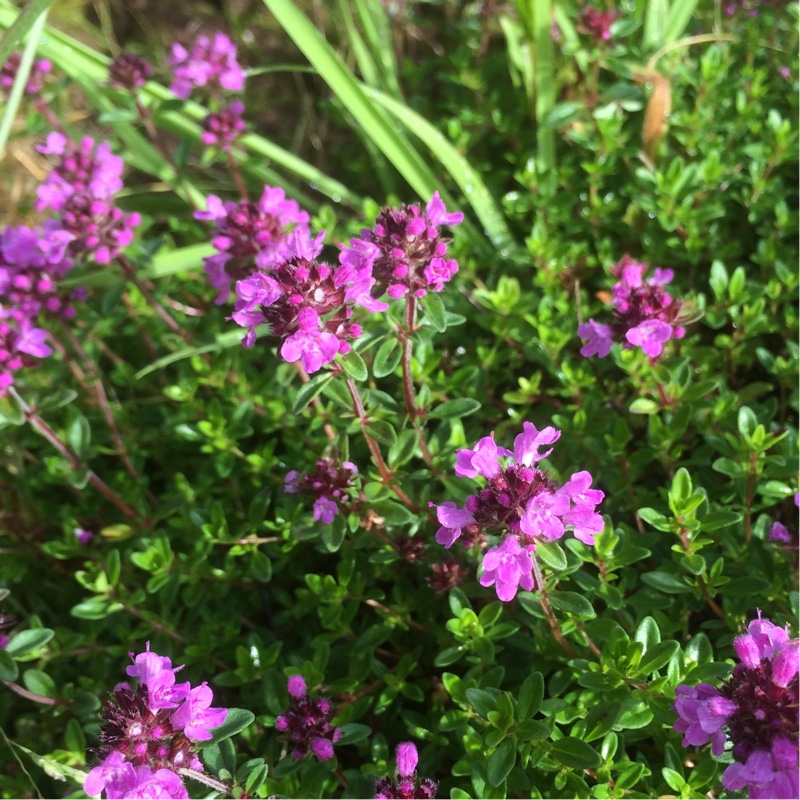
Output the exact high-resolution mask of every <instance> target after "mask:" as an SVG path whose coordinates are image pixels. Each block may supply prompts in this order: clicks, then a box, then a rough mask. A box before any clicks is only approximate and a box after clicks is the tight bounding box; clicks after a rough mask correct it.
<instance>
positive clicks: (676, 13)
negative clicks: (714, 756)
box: [664, 0, 697, 788]
mask: <svg viewBox="0 0 800 800" xmlns="http://www.w3.org/2000/svg"><path fill="white" fill-rule="evenodd" d="M696 6H697V0H672V2H671V3H670V4H669V11H668V12H667V25H666V28H665V30H664V44H672V43H673V42H674V41H676V40H678V39H680V38H681V36H683V33H684V31H685V30H686V26H687V25H688V24H689V20H691V18H692V14H694V10H695V7H696ZM673 788H675V787H673Z"/></svg>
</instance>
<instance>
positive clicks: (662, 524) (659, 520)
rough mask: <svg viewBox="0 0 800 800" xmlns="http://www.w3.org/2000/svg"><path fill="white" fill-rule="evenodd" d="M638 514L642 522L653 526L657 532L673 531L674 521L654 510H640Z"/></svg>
mask: <svg viewBox="0 0 800 800" xmlns="http://www.w3.org/2000/svg"><path fill="white" fill-rule="evenodd" d="M636 513H637V514H638V515H639V516H640V517H641V518H642V520H644V521H645V522H646V523H647V524H648V525H652V526H653V527H654V528H655V529H656V530H657V531H671V530H672V521H671V520H670V519H669V518H667V517H665V516H664V515H663V514H660V513H659V512H658V511H656V510H655V509H654V508H640V509H639V510H638V511H637V512H636Z"/></svg>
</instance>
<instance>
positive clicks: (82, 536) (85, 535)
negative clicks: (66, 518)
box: [74, 528, 94, 547]
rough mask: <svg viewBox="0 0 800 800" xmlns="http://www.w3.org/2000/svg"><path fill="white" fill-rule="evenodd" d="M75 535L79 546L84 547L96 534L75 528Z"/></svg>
mask: <svg viewBox="0 0 800 800" xmlns="http://www.w3.org/2000/svg"><path fill="white" fill-rule="evenodd" d="M74 533H75V538H76V539H77V541H78V544H79V545H81V546H84V547H85V546H86V545H87V544H89V542H91V541H92V539H94V534H93V533H92V532H91V531H85V530H83V528H75V531H74Z"/></svg>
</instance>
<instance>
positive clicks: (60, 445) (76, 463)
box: [8, 386, 141, 522]
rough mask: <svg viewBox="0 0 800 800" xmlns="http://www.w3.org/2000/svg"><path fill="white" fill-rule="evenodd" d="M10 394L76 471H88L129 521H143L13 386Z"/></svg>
mask: <svg viewBox="0 0 800 800" xmlns="http://www.w3.org/2000/svg"><path fill="white" fill-rule="evenodd" d="M8 392H9V394H10V395H11V396H12V397H13V398H14V399H15V400H16V401H17V402H18V403H19V406H20V408H21V409H22V412H23V413H24V414H25V419H26V421H27V422H29V423H30V424H31V426H32V427H34V428H35V429H36V430H37V431H39V433H41V434H42V436H44V438H45V439H47V441H48V442H50V444H52V445H53V447H55V448H56V450H58V452H59V453H61V455H63V456H64V457H65V458H66V459H67V460H68V461H69V462H70V464H71V465H72V468H73V469H74V470H80V469H86V470H87V471H88V473H89V483H91V484H92V486H94V487H95V489H97V490H98V491H99V492H100V493H101V494H102V495H104V496H105V497H106V498H107V499H108V500H110V501H111V502H112V503H113V504H114V505H115V506H116V507H117V508H118V509H119V510H120V511H121V512H122V513H123V514H125V516H126V517H128V519H132V520H134V521H135V522H140V521H141V520H140V518H139V515H138V514H137V513H136V512H135V511H134V510H133V509H132V508H131V507H130V506H129V505H128V504H127V503H126V502H125V501H124V500H123V499H122V498H121V497H120V496H119V495H118V494H117V493H116V492H115V491H114V490H113V489H112V488H111V487H110V486H109V485H108V484H107V483H105V482H104V481H103V480H102V479H101V478H99V477H98V476H97V475H95V473H94V472H92V471H91V470H89V469H88V468H87V467H86V465H85V464H84V463H83V461H82V460H81V459H80V458H79V457H78V456H77V455H76V454H75V453H73V452H72V450H70V448H69V447H67V445H66V444H64V442H63V441H61V439H60V438H59V436H58V434H57V433H56V432H55V431H54V430H53V429H52V428H51V427H50V426H49V425H48V424H47V423H46V422H45V421H44V420H43V419H42V418H41V417H40V416H39V415H38V414H37V413H36V412H35V411H34V410H33V409H32V408H31V407H30V406H29V405H28V404H27V403H26V402H25V401H24V400H23V399H22V398H21V397H20V396H19V394H18V393H17V391H16V389H14V387H13V386H9V387H8Z"/></svg>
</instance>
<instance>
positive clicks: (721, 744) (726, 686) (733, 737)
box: [673, 611, 800, 798]
mask: <svg viewBox="0 0 800 800" xmlns="http://www.w3.org/2000/svg"><path fill="white" fill-rule="evenodd" d="M733 648H734V650H735V651H736V654H737V656H738V657H739V660H740V662H741V663H739V664H737V665H736V666H735V667H734V668H733V673H732V674H731V676H730V678H728V679H727V680H726V681H723V683H722V685H721V686H720V687H719V688H717V687H716V686H712V685H711V684H708V683H700V684H698V685H697V686H694V687H692V686H686V685H683V684H682V685H681V686H678V688H677V691H676V696H675V712H676V713H677V714H678V720H677V721H676V722H675V724H674V726H673V727H674V728H675V730H676V731H678V732H680V733H682V734H683V746H684V747H686V746H688V745H694V746H696V747H697V746H701V745H704V744H708V743H709V742H711V752H712V753H713V754H714V755H715V756H721V755H722V754H723V753H724V752H726V750H728V749H729V751H730V753H731V755H732V756H733V759H734V763H733V764H731V765H730V766H728V768H727V769H726V770H725V772H724V773H723V775H722V785H723V787H724V788H725V789H726V790H728V791H739V790H740V789H744V788H745V787H747V790H748V794H749V797H751V798H796V797H798V796H800V786H799V785H798V711H797V710H798V700H799V699H800V692H799V691H798V660H799V659H800V648H799V647H798V640H797V639H790V638H789V634H788V633H787V631H786V630H785V629H784V628H779V627H778V626H777V625H774V624H773V623H771V622H770V621H769V620H766V619H762V618H761V612H760V611H759V612H758V619H754V620H753V621H752V622H751V623H750V624H749V625H748V626H747V633H745V634H743V635H742V636H737V637H736V638H735V639H734V640H733ZM728 745H730V748H728Z"/></svg>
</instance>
